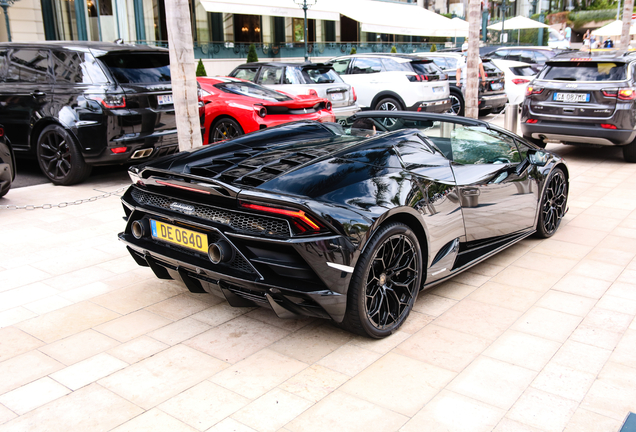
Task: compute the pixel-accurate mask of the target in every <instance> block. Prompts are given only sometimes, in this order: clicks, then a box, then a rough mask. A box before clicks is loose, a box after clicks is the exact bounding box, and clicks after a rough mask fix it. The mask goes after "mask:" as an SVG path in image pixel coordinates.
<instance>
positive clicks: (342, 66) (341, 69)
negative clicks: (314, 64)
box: [332, 59, 351, 74]
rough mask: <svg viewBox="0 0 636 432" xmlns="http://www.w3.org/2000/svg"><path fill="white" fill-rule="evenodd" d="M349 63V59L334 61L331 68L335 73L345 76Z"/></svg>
mask: <svg viewBox="0 0 636 432" xmlns="http://www.w3.org/2000/svg"><path fill="white" fill-rule="evenodd" d="M349 63H351V59H342V60H336V61H334V62H333V63H332V66H333V69H334V70H335V71H336V73H339V74H346V73H347V68H348V67H349Z"/></svg>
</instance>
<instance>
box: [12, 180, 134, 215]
mask: <svg viewBox="0 0 636 432" xmlns="http://www.w3.org/2000/svg"><path fill="white" fill-rule="evenodd" d="M128 187H129V186H123V187H120V188H119V189H117V190H114V191H112V192H106V193H105V194H102V195H97V196H94V197H90V198H85V199H79V200H75V201H68V202H61V203H59V204H42V205H32V204H29V205H23V206H19V205H0V210H35V209H43V210H48V209H52V208H64V207H68V206H73V205H80V204H85V203H87V202H93V201H97V200H100V199H104V198H108V197H109V196H112V195H116V194H118V193H120V192H123V191H124V190H126V189H128Z"/></svg>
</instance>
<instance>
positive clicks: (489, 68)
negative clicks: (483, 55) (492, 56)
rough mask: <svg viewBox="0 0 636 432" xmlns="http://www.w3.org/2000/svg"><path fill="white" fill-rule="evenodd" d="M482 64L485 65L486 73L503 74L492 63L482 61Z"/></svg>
mask: <svg viewBox="0 0 636 432" xmlns="http://www.w3.org/2000/svg"><path fill="white" fill-rule="evenodd" d="M482 64H483V65H484V71H486V73H488V72H501V69H499V68H498V67H497V66H495V64H494V63H493V62H492V61H482Z"/></svg>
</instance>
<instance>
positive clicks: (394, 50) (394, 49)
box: [391, 45, 397, 53]
mask: <svg viewBox="0 0 636 432" xmlns="http://www.w3.org/2000/svg"><path fill="white" fill-rule="evenodd" d="M391 52H392V53H397V48H396V47H395V45H393V46H392V47H391Z"/></svg>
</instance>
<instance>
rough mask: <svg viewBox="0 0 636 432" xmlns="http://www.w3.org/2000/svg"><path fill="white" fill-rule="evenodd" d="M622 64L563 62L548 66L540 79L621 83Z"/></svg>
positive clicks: (623, 71)
mask: <svg viewBox="0 0 636 432" xmlns="http://www.w3.org/2000/svg"><path fill="white" fill-rule="evenodd" d="M625 69H626V67H625V64H624V63H600V62H599V63H596V62H576V63H575V62H571V63H570V62H567V63H566V62H563V63H552V64H548V65H547V66H546V67H545V69H543V70H542V71H541V76H540V79H546V80H562V81H622V80H624V79H625Z"/></svg>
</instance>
